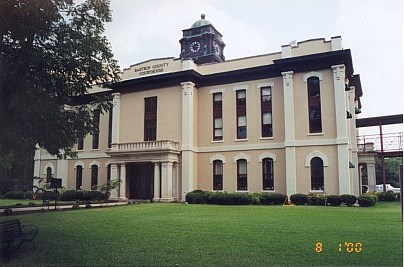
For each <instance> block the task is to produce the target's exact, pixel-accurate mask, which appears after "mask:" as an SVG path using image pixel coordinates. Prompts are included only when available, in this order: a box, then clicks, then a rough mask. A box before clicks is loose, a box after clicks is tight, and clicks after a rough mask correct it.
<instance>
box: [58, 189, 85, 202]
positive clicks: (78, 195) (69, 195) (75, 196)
mask: <svg viewBox="0 0 404 267" xmlns="http://www.w3.org/2000/svg"><path fill="white" fill-rule="evenodd" d="M60 200H62V201H74V200H83V191H80V190H66V191H65V192H63V194H62V195H61V196H60Z"/></svg>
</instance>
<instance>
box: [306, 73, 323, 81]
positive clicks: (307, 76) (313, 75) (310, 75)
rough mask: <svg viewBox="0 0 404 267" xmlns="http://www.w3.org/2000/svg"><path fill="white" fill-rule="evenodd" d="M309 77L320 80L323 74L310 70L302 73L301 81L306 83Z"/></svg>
mask: <svg viewBox="0 0 404 267" xmlns="http://www.w3.org/2000/svg"><path fill="white" fill-rule="evenodd" d="M310 77H317V78H318V79H319V80H320V81H322V80H323V74H322V73H320V72H316V71H311V72H308V73H306V74H304V75H303V82H304V83H307V79H308V78H310Z"/></svg>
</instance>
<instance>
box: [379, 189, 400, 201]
mask: <svg viewBox="0 0 404 267" xmlns="http://www.w3.org/2000/svg"><path fill="white" fill-rule="evenodd" d="M398 194H399V193H398ZM377 198H378V200H379V201H394V200H396V198H397V195H396V194H395V193H394V192H393V191H387V192H386V193H384V192H381V193H377Z"/></svg>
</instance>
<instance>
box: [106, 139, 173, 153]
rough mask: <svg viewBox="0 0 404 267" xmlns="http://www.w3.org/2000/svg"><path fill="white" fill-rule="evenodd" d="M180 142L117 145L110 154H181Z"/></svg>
mask: <svg viewBox="0 0 404 267" xmlns="http://www.w3.org/2000/svg"><path fill="white" fill-rule="evenodd" d="M179 147H180V146H179V142H175V141H172V140H158V141H144V142H130V143H116V144H112V145H111V152H110V153H136V152H179Z"/></svg>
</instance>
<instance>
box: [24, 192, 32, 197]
mask: <svg viewBox="0 0 404 267" xmlns="http://www.w3.org/2000/svg"><path fill="white" fill-rule="evenodd" d="M33 195H34V194H33V193H32V192H31V191H27V192H25V193H24V196H25V199H32V196H33Z"/></svg>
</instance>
